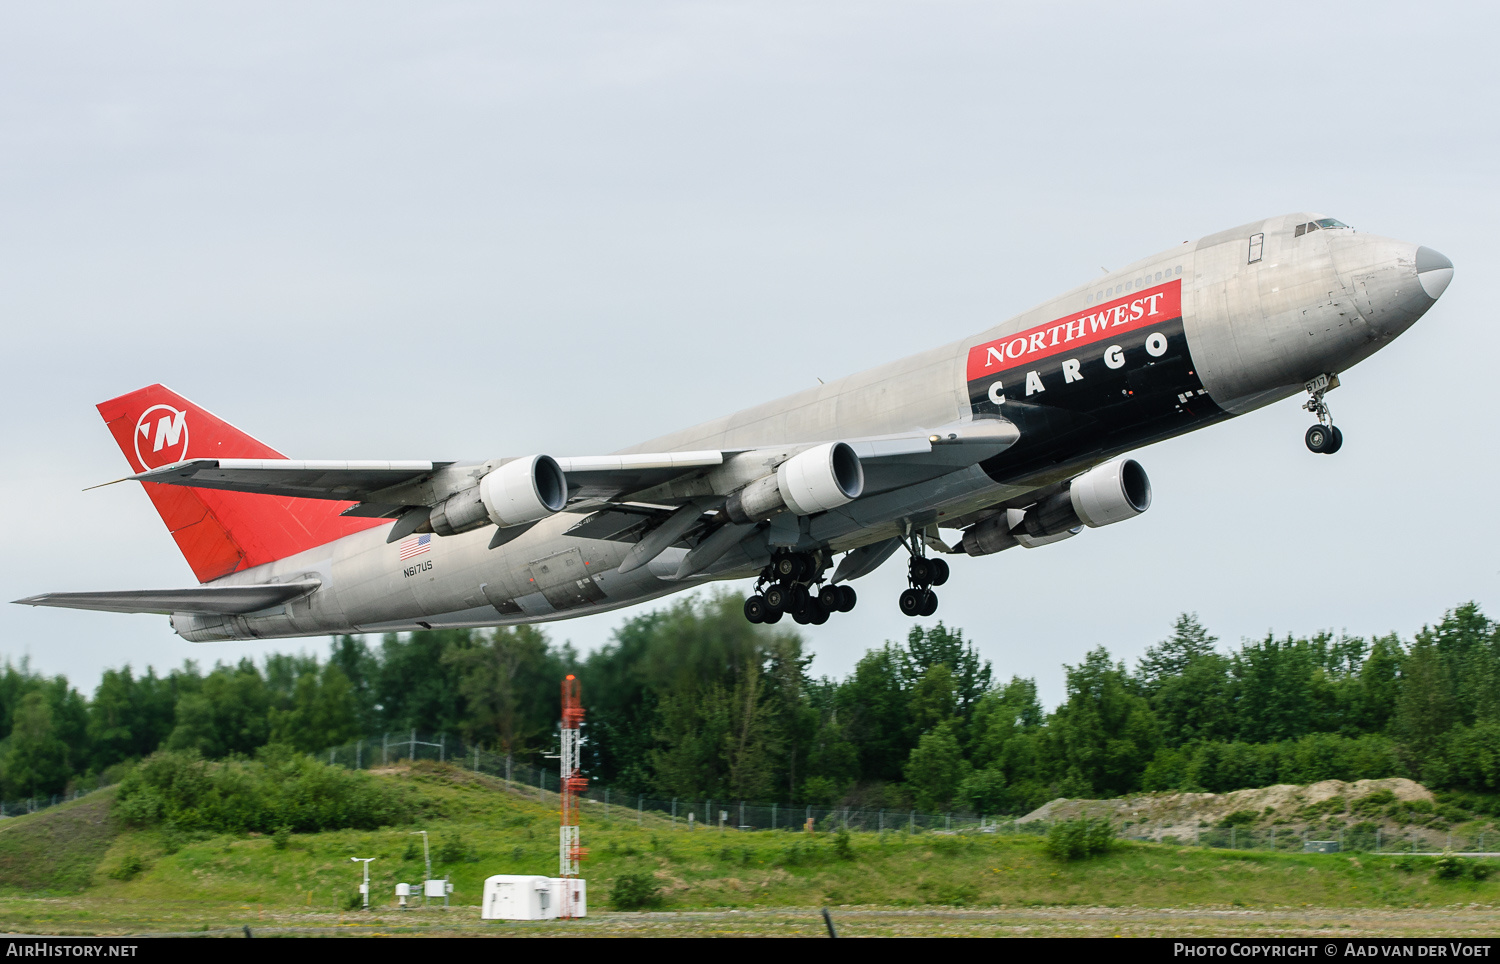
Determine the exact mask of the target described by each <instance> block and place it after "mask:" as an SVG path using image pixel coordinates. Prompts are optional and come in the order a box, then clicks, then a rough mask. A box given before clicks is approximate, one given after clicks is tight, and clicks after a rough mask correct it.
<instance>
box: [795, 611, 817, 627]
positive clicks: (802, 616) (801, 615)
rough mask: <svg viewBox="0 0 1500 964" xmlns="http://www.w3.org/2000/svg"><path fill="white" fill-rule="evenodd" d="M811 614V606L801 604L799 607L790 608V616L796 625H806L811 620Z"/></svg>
mask: <svg viewBox="0 0 1500 964" xmlns="http://www.w3.org/2000/svg"><path fill="white" fill-rule="evenodd" d="M812 616H813V608H812V607H811V606H803V607H802V608H801V609H793V610H792V618H793V619H794V620H796V621H797V625H799V626H806V625H807V624H808V623H810V622H812Z"/></svg>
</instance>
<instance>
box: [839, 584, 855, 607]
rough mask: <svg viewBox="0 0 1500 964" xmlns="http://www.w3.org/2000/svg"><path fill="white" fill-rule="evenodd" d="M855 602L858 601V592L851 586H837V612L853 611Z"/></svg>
mask: <svg viewBox="0 0 1500 964" xmlns="http://www.w3.org/2000/svg"><path fill="white" fill-rule="evenodd" d="M857 602H859V594H858V593H856V592H855V591H854V587H853V586H840V587H839V612H841V613H847V612H853V611H854V604H855V603H857Z"/></svg>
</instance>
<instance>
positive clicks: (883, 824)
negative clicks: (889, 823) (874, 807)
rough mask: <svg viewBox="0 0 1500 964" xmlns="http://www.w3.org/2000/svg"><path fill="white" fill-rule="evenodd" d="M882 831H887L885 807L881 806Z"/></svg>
mask: <svg viewBox="0 0 1500 964" xmlns="http://www.w3.org/2000/svg"><path fill="white" fill-rule="evenodd" d="M880 832H881V833H885V808H884V807H881V808H880Z"/></svg>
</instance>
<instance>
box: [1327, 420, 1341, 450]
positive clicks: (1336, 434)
mask: <svg viewBox="0 0 1500 964" xmlns="http://www.w3.org/2000/svg"><path fill="white" fill-rule="evenodd" d="M1343 447H1344V433H1343V432H1340V431H1339V427H1338V426H1337V425H1335V426H1334V427H1333V444H1332V445H1330V446H1329V447H1328V454H1329V455H1332V454H1333V453H1335V452H1337V451H1338V450H1339V449H1341V448H1343Z"/></svg>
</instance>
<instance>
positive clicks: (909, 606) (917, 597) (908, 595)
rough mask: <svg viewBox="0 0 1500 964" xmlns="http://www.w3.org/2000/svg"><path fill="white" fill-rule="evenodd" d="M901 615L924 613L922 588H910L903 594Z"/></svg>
mask: <svg viewBox="0 0 1500 964" xmlns="http://www.w3.org/2000/svg"><path fill="white" fill-rule="evenodd" d="M899 601H900V603H901V615H903V616H918V615H921V613H922V603H923V602H924V601H925V600H924V599H923V593H922V590H920V589H908V590H906V591H905V592H903V593H902V594H901V599H900V600H899Z"/></svg>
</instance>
